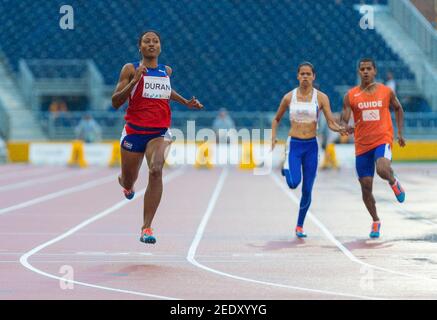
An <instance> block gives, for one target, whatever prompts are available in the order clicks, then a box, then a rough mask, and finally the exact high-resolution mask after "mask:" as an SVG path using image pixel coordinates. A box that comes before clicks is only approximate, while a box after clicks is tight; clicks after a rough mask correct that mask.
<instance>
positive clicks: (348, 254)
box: [270, 174, 437, 280]
mask: <svg viewBox="0 0 437 320" xmlns="http://www.w3.org/2000/svg"><path fill="white" fill-rule="evenodd" d="M270 176H271V177H272V179H273V180H274V181H275V183H276V184H277V185H278V186H279V187H280V188H281V189H282V190H283V191H284V192H285V194H286V195H287V196H288V197H289V198H290V199H291V200H292V201H293V202H294V203H295V204H296V205H298V206H299V205H300V201H299V199H297V197H296V196H295V195H294V194H293V193H292V192H291V191H290V190H289V189H288V188H287V187H286V186H285V183H284V182H283V181H282V180H281V179H280V178H279V177H278V176H277V174H271V175H270ZM307 217H308V218H309V219H311V220H312V221H313V222H314V224H315V225H316V226H317V227H319V229H320V230H321V231H322V232H323V233H324V234H325V236H326V237H327V238H328V240H330V241H331V242H332V243H333V244H334V245H335V246H336V247H337V248H338V249H340V251H341V252H343V254H344V255H345V256H346V257H348V258H349V260H351V261H352V262H355V263H357V264H360V265H362V266H365V267H367V268H370V269H374V270H379V271H383V272H387V273H391V274H395V275H399V276H404V277H408V278H412V279H419V280H437V279H435V278H429V277H423V276H418V275H414V274H409V273H405V272H400V271H396V270H391V269H387V268H383V267H379V266H375V265H372V264H370V263H367V262H364V261H361V260H360V259H358V258H357V257H356V256H355V255H354V254H353V253H352V252H351V251H349V250H348V249H347V248H346V247H345V246H344V245H343V244H342V243H341V242H340V241H338V240H337V239H336V238H335V237H334V235H333V234H332V233H331V232H330V231H329V230H328V229H327V228H326V227H325V225H324V224H323V223H321V222H320V220H319V219H317V218H316V217H315V216H314V215H313V214H312V212H311V211H310V210H308V213H307Z"/></svg>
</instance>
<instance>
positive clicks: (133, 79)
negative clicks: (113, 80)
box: [112, 63, 146, 109]
mask: <svg viewBox="0 0 437 320" xmlns="http://www.w3.org/2000/svg"><path fill="white" fill-rule="evenodd" d="M145 70H146V67H145V66H144V65H140V66H139V67H138V68H137V69H136V70H135V67H134V65H133V64H132V63H128V64H125V65H124V66H123V69H121V72H120V78H119V80H118V83H117V86H116V87H115V90H114V93H113V94H112V106H113V107H114V108H115V109H118V108H120V107H121V106H122V105H123V104H124V103H125V102H126V100H127V98H129V95H130V93H131V91H132V89H133V88H134V87H135V85H136V84H137V83H138V82H139V81H140V80H141V76H142V74H143V73H144V71H145Z"/></svg>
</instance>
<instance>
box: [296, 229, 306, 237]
mask: <svg viewBox="0 0 437 320" xmlns="http://www.w3.org/2000/svg"><path fill="white" fill-rule="evenodd" d="M296 237H298V238H306V237H307V234H306V233H305V232H303V228H302V227H296Z"/></svg>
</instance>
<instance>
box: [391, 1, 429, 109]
mask: <svg viewBox="0 0 437 320" xmlns="http://www.w3.org/2000/svg"><path fill="white" fill-rule="evenodd" d="M389 6H390V10H391V13H392V15H393V17H394V18H395V19H396V20H397V21H398V23H399V24H400V25H401V26H402V27H403V28H404V29H405V32H406V33H407V34H408V35H409V36H410V37H411V38H412V39H413V40H414V41H416V43H417V45H418V46H419V47H420V48H421V49H422V50H423V52H424V53H425V54H426V56H427V57H428V59H429V61H430V63H428V62H427V61H422V62H421V67H420V70H417V71H419V72H416V74H418V75H420V77H418V79H417V83H418V85H419V87H420V89H421V90H422V91H423V92H424V94H425V96H426V98H427V99H428V100H429V102H430V103H431V105H432V107H433V109H434V110H437V90H436V88H437V71H436V70H437V31H436V30H435V29H434V28H433V27H432V25H431V23H429V21H428V20H426V18H425V17H424V16H423V15H422V14H421V13H420V12H419V10H418V9H417V8H416V7H415V6H414V5H413V4H412V3H411V2H410V1H409V0H389Z"/></svg>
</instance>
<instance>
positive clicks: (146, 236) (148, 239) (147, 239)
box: [140, 228, 156, 244]
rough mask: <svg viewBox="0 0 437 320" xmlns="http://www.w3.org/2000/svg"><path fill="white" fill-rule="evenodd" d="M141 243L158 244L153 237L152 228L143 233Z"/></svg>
mask: <svg viewBox="0 0 437 320" xmlns="http://www.w3.org/2000/svg"><path fill="white" fill-rule="evenodd" d="M140 241H141V242H144V243H150V244H154V243H156V238H155V237H154V236H153V229H152V228H146V229H144V230H143V232H142V233H141V238H140Z"/></svg>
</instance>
